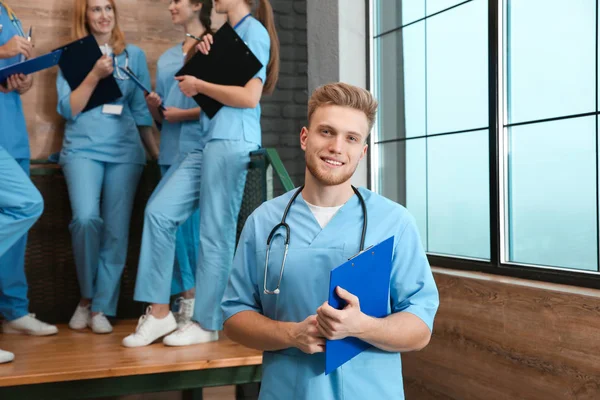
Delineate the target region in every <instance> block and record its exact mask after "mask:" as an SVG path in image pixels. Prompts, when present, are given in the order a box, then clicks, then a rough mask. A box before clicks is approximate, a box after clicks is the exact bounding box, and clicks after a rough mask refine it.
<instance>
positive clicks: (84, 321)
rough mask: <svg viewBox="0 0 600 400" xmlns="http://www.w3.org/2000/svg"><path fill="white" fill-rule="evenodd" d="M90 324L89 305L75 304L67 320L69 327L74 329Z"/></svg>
mask: <svg viewBox="0 0 600 400" xmlns="http://www.w3.org/2000/svg"><path fill="white" fill-rule="evenodd" d="M89 324H90V305H89V304H88V305H87V306H80V305H79V304H78V305H77V308H76V309H75V312H74V313H73V316H72V317H71V320H70V321H69V328H71V329H75V330H81V329H85V328H87V327H88V325H89Z"/></svg>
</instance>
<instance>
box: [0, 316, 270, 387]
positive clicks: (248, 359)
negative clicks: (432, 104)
mask: <svg viewBox="0 0 600 400" xmlns="http://www.w3.org/2000/svg"><path fill="white" fill-rule="evenodd" d="M136 324H137V321H116V322H115V324H114V332H113V333H111V334H108V335H97V334H94V333H92V332H91V330H85V331H82V332H76V331H73V330H71V329H69V328H68V327H67V326H66V325H59V330H60V331H59V333H58V335H55V336H48V337H33V336H24V335H8V334H0V348H1V349H3V350H8V351H12V352H13V353H15V361H13V362H12V363H8V364H0V387H5V386H15V385H31V384H37V383H49V382H65V381H74V380H82V379H97V378H110V377H121V376H131V375H146V374H155V373H164V372H177V371H191V370H202V369H212V368H227V367H239V366H248V365H260V364H262V352H260V351H258V350H252V349H249V348H247V347H244V346H241V345H239V344H237V343H234V342H232V341H231V340H229V339H227V338H226V337H225V336H224V335H223V334H222V333H221V338H220V339H219V341H217V342H212V343H203V344H198V345H194V346H186V347H167V346H165V345H163V344H162V342H159V343H155V344H152V345H150V346H146V347H140V348H134V349H129V348H125V347H123V346H121V340H122V339H123V338H124V337H125V336H127V335H128V334H130V333H131V332H133V330H134V329H135V326H136Z"/></svg>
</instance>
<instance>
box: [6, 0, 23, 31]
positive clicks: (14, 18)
mask: <svg viewBox="0 0 600 400" xmlns="http://www.w3.org/2000/svg"><path fill="white" fill-rule="evenodd" d="M0 6H4V8H6V12H7V14H8V19H9V20H10V22H11V24H12V25H13V26H14V28H15V29H16V31H17V33H18V34H19V36H21V37H25V32H23V29H22V28H21V22H20V21H19V18H17V15H16V14H15V13H14V11H13V10H12V9H10V8H9V7H8V5H6V4H4V2H3V1H1V0H0ZM1 15H2V7H0V16H1ZM2 30H3V27H2V25H1V24H0V33H2Z"/></svg>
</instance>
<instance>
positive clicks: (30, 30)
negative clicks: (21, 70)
mask: <svg viewBox="0 0 600 400" xmlns="http://www.w3.org/2000/svg"><path fill="white" fill-rule="evenodd" d="M32 32H33V25H31V26H30V27H29V33H28V34H27V41H28V42H30V43H31V34H32ZM23 61H25V55H23V54H21V62H23Z"/></svg>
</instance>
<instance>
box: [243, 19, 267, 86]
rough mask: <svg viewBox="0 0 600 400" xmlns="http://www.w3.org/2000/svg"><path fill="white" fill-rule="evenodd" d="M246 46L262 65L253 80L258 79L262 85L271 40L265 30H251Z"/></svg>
mask: <svg viewBox="0 0 600 400" xmlns="http://www.w3.org/2000/svg"><path fill="white" fill-rule="evenodd" d="M246 44H247V45H248V48H249V49H250V50H251V51H252V53H254V55H255V56H256V58H258V61H260V63H261V64H262V65H263V67H262V68H261V69H260V71H258V72H257V73H256V75H254V77H253V78H259V79H260V80H261V81H263V83H264V82H265V81H266V80H267V64H269V56H270V52H271V38H269V34H268V33H267V31H266V30H265V29H261V30H258V29H251V30H250V31H249V32H248V37H247V38H246Z"/></svg>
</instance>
